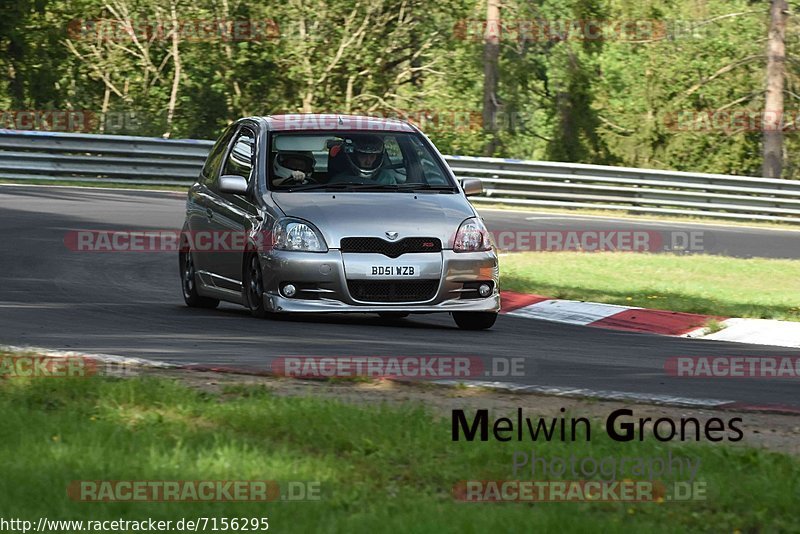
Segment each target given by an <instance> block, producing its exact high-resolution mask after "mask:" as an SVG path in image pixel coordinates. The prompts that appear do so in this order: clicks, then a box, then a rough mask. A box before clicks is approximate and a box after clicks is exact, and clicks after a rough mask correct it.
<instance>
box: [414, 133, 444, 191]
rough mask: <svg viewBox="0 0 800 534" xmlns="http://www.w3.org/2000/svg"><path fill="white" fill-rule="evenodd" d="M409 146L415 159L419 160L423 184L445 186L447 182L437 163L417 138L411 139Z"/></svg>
mask: <svg viewBox="0 0 800 534" xmlns="http://www.w3.org/2000/svg"><path fill="white" fill-rule="evenodd" d="M411 144H412V146H413V147H414V152H415V153H416V155H417V158H419V163H420V166H421V167H422V174H423V176H424V178H425V182H426V183H428V184H431V185H447V184H448V180H447V178H445V175H444V173H443V172H442V168H441V167H440V165H439V163H437V162H436V161H435V160H434V159H433V154H432V153H431V151H429V150H427V149H426V148H425V146H424V145H423V144H422V141H420V140H419V139H418V138H417V137H411Z"/></svg>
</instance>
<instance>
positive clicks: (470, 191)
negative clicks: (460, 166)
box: [461, 178, 483, 197]
mask: <svg viewBox="0 0 800 534" xmlns="http://www.w3.org/2000/svg"><path fill="white" fill-rule="evenodd" d="M461 188H462V189H463V190H464V194H465V195H467V196H468V197H471V196H475V195H480V194H481V193H483V182H481V181H480V180H478V179H477V178H464V179H463V180H461Z"/></svg>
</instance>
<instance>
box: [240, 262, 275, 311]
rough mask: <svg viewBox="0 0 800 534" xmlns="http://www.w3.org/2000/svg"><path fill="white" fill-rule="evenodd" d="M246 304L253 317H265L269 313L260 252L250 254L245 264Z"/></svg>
mask: <svg viewBox="0 0 800 534" xmlns="http://www.w3.org/2000/svg"><path fill="white" fill-rule="evenodd" d="M243 285H244V297H245V304H247V307H248V308H249V309H250V314H251V315H252V316H253V317H258V318H259V319H263V318H264V317H267V316H268V315H269V312H268V311H267V309H266V308H265V307H264V276H263V275H262V273H261V262H260V261H259V259H258V254H250V255H249V256H248V257H247V261H246V263H245V266H244V284H243Z"/></svg>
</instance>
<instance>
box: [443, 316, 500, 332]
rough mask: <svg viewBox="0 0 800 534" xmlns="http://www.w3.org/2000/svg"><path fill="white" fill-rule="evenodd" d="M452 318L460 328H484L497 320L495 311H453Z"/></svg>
mask: <svg viewBox="0 0 800 534" xmlns="http://www.w3.org/2000/svg"><path fill="white" fill-rule="evenodd" d="M453 319H454V320H455V322H456V324H457V325H458V327H459V328H461V329H462V330H486V329H487V328H491V327H492V326H493V325H494V322H495V321H496V320H497V313H495V312H453Z"/></svg>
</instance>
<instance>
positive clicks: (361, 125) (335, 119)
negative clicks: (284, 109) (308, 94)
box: [262, 113, 416, 133]
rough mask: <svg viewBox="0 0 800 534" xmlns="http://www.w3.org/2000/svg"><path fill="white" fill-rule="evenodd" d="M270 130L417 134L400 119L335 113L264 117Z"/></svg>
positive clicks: (289, 114) (288, 114)
mask: <svg viewBox="0 0 800 534" xmlns="http://www.w3.org/2000/svg"><path fill="white" fill-rule="evenodd" d="M262 118H263V120H264V121H266V123H267V124H268V126H269V129H270V130H273V131H279V132H288V131H301V132H314V131H331V130H343V131H365V132H367V131H372V132H376V133H378V132H415V131H416V129H415V128H414V127H413V126H411V125H410V124H409V123H407V122H405V121H402V120H398V119H385V118H380V117H370V116H367V115H337V114H333V113H287V114H283V115H267V116H265V117H262Z"/></svg>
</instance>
